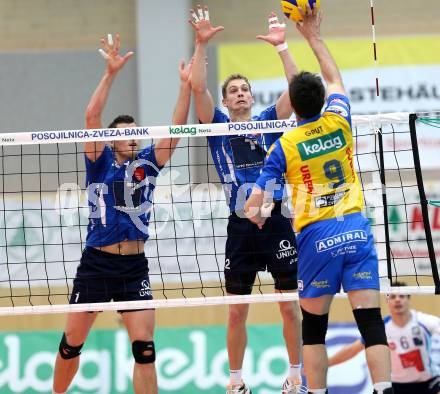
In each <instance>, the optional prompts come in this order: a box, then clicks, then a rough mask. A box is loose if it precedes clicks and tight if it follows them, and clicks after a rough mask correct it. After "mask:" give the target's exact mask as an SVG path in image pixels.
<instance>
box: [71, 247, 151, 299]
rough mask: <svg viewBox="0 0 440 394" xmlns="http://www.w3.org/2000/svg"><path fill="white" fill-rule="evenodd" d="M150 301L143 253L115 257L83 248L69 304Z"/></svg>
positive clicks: (145, 260)
mask: <svg viewBox="0 0 440 394" xmlns="http://www.w3.org/2000/svg"><path fill="white" fill-rule="evenodd" d="M151 299H153V297H152V292H151V288H150V279H149V277H148V261H147V259H146V258H145V254H143V253H141V254H136V255H118V254H111V253H107V252H102V251H100V250H97V249H94V248H90V247H86V248H85V249H84V251H83V254H82V257H81V263H80V265H79V266H78V269H77V272H76V277H75V279H74V281H73V290H72V295H71V297H70V303H71V304H83V303H96V302H109V301H111V300H113V301H140V300H151Z"/></svg>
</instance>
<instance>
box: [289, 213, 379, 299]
mask: <svg viewBox="0 0 440 394" xmlns="http://www.w3.org/2000/svg"><path fill="white" fill-rule="evenodd" d="M341 219H343V220H341ZM297 240H298V290H299V296H300V297H302V298H315V297H320V296H322V295H324V294H336V293H338V292H339V291H340V288H341V285H342V287H343V288H344V291H351V290H361V289H376V290H379V273H378V270H379V267H378V259H377V253H376V249H375V247H374V239H373V235H372V234H371V230H370V223H369V221H368V219H366V218H365V217H364V216H363V215H362V214H361V213H353V214H350V215H345V216H343V217H342V218H340V220H338V219H337V218H335V219H328V220H321V221H319V222H316V223H313V224H310V225H308V226H307V227H305V228H304V229H303V230H302V231H301V233H300V234H298V235H297Z"/></svg>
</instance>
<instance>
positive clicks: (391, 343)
mask: <svg viewBox="0 0 440 394" xmlns="http://www.w3.org/2000/svg"><path fill="white" fill-rule="evenodd" d="M388 347H389V348H390V350H396V344H395V343H394V342H388Z"/></svg>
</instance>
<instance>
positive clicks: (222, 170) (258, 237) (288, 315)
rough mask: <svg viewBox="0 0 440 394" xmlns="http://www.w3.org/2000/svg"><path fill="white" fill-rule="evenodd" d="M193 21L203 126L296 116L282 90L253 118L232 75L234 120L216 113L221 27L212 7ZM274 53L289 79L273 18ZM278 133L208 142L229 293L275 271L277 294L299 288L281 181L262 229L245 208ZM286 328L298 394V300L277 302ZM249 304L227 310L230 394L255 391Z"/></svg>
mask: <svg viewBox="0 0 440 394" xmlns="http://www.w3.org/2000/svg"><path fill="white" fill-rule="evenodd" d="M191 18H192V20H191V21H190V23H191V24H192V26H193V29H194V31H195V36H196V37H195V39H196V49H195V54H194V64H193V72H192V88H193V94H194V98H195V106H196V112H197V116H198V118H199V120H200V122H201V123H227V122H248V121H252V120H276V119H286V118H289V117H290V116H291V114H292V107H291V105H290V100H289V96H288V92H287V91H285V92H284V93H283V94H282V95H281V97H280V98H279V99H278V101H277V102H276V104H275V105H273V106H271V107H269V108H267V109H266V110H264V111H263V112H261V114H259V115H258V116H255V117H253V116H252V105H253V104H254V97H253V96H252V91H251V86H250V84H249V81H248V80H247V78H246V77H244V76H243V75H240V74H234V75H231V76H230V77H229V78H227V79H226V81H225V82H224V84H223V89H222V90H223V91H222V93H223V101H222V103H223V105H224V106H225V107H226V109H227V110H228V113H229V116H228V115H226V114H224V113H223V112H222V111H220V109H219V108H217V107H215V105H214V101H213V98H212V96H211V94H210V92H209V91H208V89H207V71H206V45H207V44H208V42H209V41H210V39H211V38H212V37H213V36H214V35H215V34H216V33H218V32H219V31H221V30H223V27H221V26H219V27H216V28H214V27H213V26H212V25H211V23H210V21H209V13H208V9H207V7H204V8H203V9H202V8H200V7H199V8H198V9H197V13H196V12H194V11H193V10H191ZM257 38H259V39H262V40H264V41H266V42H268V43H269V44H271V45H273V46H275V47H277V49H278V52H279V56H280V58H281V61H282V63H283V66H284V70H285V73H286V76H287V79H288V80H290V79H291V78H292V77H293V76H294V75H295V74H296V72H297V70H296V66H295V63H294V61H293V59H292V57H291V55H290V53H289V51H288V50H287V44H285V38H286V37H285V26H284V25H281V24H280V23H279V21H278V18H277V16H276V14H274V13H271V14H270V15H269V33H268V34H267V35H266V36H257ZM280 135H281V134H280V133H275V134H265V135H262V136H257V135H255V134H248V135H233V132H231V135H230V136H229V135H228V136H223V137H208V143H209V146H210V149H211V154H212V158H213V161H214V163H215V167H216V169H217V172H218V175H219V177H220V181H221V182H222V184H223V187H224V190H225V194H226V199H227V202H228V204H229V208H230V216H229V220H228V228H227V234H228V237H227V241H226V253H225V270H224V272H225V281H226V291H227V293H228V294H229V295H234V294H235V295H244V294H250V293H251V292H252V287H253V284H254V281H255V278H256V274H257V272H258V271H264V270H266V269H267V270H268V271H270V272H271V274H272V276H273V278H274V282H275V289H276V291H278V292H281V291H283V292H291V291H295V290H296V289H297V280H296V270H297V265H296V264H297V263H296V259H297V255H296V241H295V236H294V232H293V229H292V224H291V221H290V219H288V218H286V217H284V216H283V215H281V200H282V198H283V187H284V182H283V181H281V182H280V184H279V185H278V192H277V197H276V198H277V204H276V208H275V210H274V212H273V215H272V217H271V218H270V219H269V220H268V222H267V223H266V225H265V226H264V228H263V229H261V230H260V229H258V228H257V226H255V225H253V224H251V223H250V222H249V221H248V220H247V219H246V218H245V216H244V214H243V209H244V204H245V202H246V198H247V197H248V196H249V194H250V192H251V190H252V186H253V184H254V182H255V181H256V180H257V178H258V176H259V173H260V170H261V168H262V167H263V164H264V158H265V155H266V149H268V148H269V147H270V146H271V144H272V143H273V142H274V141H276V139H278V138H279V137H280ZM279 306H280V311H281V315H282V318H283V323H284V338H285V341H286V347H287V352H288V356H289V361H290V370H289V377H288V378H287V379H286V381H285V382H284V385H283V389H282V390H283V391H282V392H283V393H295V392H296V388H295V386H297V385H299V384H300V383H301V371H300V370H301V365H300V342H299V341H300V324H299V308H298V305H297V303H296V302H282V303H280V305H279ZM248 310H249V305H247V304H244V305H230V306H229V319H228V330H227V348H228V356H229V367H230V383H229V385H228V387H227V393H228V394H241V393H242V394H247V393H251V390H250V388H249V387H248V386H247V385H246V384H245V383H244V382H243V380H242V376H241V375H242V373H241V371H242V365H243V358H244V352H245V348H246V342H247V334H246V319H247V315H248Z"/></svg>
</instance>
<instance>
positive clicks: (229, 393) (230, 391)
mask: <svg viewBox="0 0 440 394" xmlns="http://www.w3.org/2000/svg"><path fill="white" fill-rule="evenodd" d="M226 394H252V390H251V389H250V388H249V387H248V386H246V385H245V384H244V382H241V385H240V386H232V385H231V384H228V385H227V386H226Z"/></svg>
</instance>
